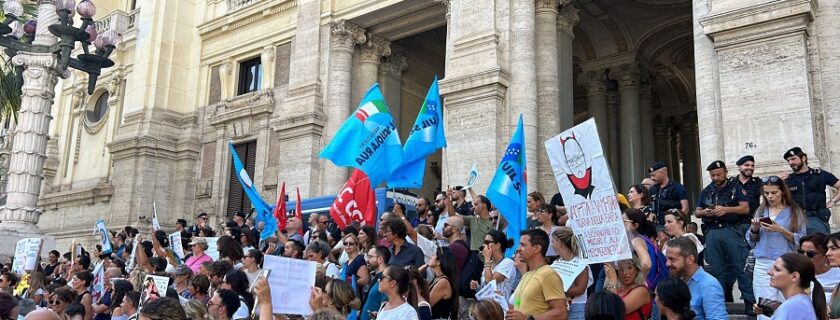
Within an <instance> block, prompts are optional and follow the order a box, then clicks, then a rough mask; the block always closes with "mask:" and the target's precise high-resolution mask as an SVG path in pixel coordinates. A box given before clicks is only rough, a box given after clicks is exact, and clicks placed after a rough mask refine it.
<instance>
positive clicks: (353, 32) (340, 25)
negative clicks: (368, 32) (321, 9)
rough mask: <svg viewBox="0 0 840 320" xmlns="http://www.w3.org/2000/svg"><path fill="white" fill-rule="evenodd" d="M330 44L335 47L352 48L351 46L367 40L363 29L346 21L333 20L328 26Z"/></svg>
mask: <svg viewBox="0 0 840 320" xmlns="http://www.w3.org/2000/svg"><path fill="white" fill-rule="evenodd" d="M330 31H331V32H332V44H333V47H335V48H337V49H344V50H349V51H352V50H353V46H355V45H357V44H362V43H365V41H367V37H366V36H365V30H364V29H362V28H359V27H358V26H357V25H355V24H352V23H350V22H348V21H344V20H342V21H338V22H334V23H333V24H332V26H331V27H330Z"/></svg>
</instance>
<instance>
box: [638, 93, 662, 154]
mask: <svg viewBox="0 0 840 320" xmlns="http://www.w3.org/2000/svg"><path fill="white" fill-rule="evenodd" d="M651 90H652V88H651V84H650V82H648V83H642V85H641V86H640V87H639V118H640V121H639V126H640V129H641V131H642V165H643V166H644V167H645V168H646V167H647V166H650V165H651V164H652V163H653V162H654V161H657V160H654V158H656V151H655V150H656V149H655V148H656V147H658V146H659V144H657V143H655V142H654V137H653V136H654V134H653V130H654V129H653V97H652V96H653V94H652V91H651Z"/></svg>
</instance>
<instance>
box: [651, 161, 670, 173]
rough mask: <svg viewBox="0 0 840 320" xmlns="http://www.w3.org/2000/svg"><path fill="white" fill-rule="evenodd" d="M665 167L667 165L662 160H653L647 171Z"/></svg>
mask: <svg viewBox="0 0 840 320" xmlns="http://www.w3.org/2000/svg"><path fill="white" fill-rule="evenodd" d="M667 167H668V165H667V164H665V162H662V161H660V162H655V163H654V164H652V165H650V169H648V172H654V171H656V170H659V169H662V168H667Z"/></svg>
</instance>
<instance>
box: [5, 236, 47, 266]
mask: <svg viewBox="0 0 840 320" xmlns="http://www.w3.org/2000/svg"><path fill="white" fill-rule="evenodd" d="M40 252H41V239H38V238H25V239H20V240H18V242H17V246H16V247H15V261H14V262H13V263H12V271H13V272H14V273H17V274H18V275H21V274H23V273H24V272H25V271H27V270H35V266H36V265H37V264H38V257H39V256H40Z"/></svg>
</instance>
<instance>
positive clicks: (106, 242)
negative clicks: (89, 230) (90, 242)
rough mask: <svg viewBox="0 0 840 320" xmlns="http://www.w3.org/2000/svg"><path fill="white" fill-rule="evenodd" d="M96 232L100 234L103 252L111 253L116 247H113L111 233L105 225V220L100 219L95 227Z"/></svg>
mask: <svg viewBox="0 0 840 320" xmlns="http://www.w3.org/2000/svg"><path fill="white" fill-rule="evenodd" d="M93 232H94V234H97V233H98V234H99V245H101V246H102V253H103V254H111V253H112V252H114V249H113V248H112V247H111V235H110V234H109V233H108V228H106V227H105V220H102V219H99V220H98V221H96V225H95V226H94V228H93Z"/></svg>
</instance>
